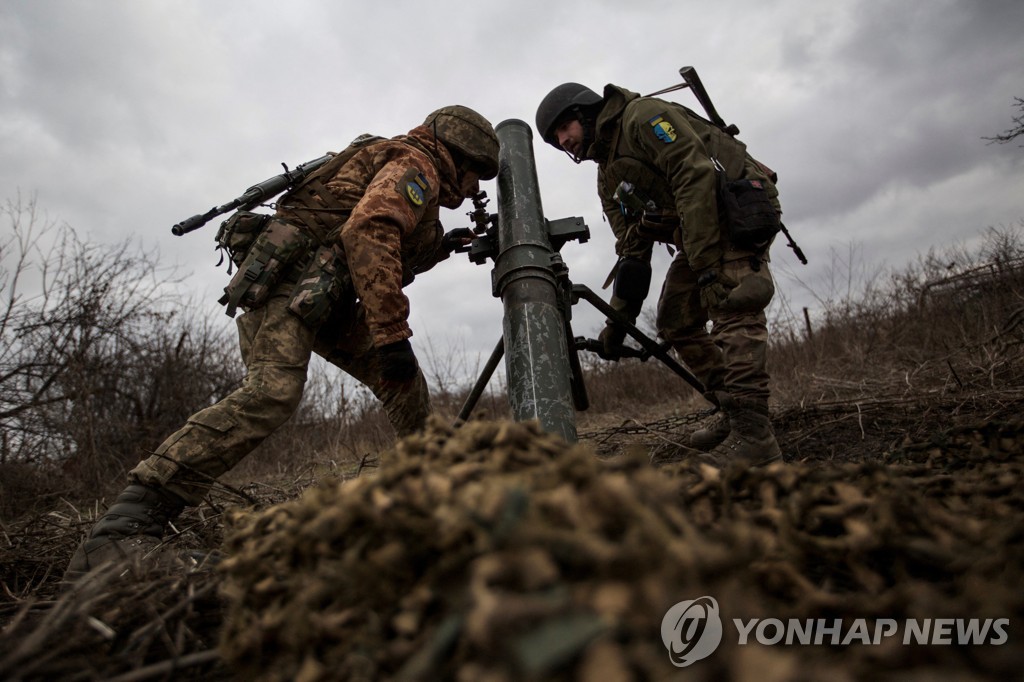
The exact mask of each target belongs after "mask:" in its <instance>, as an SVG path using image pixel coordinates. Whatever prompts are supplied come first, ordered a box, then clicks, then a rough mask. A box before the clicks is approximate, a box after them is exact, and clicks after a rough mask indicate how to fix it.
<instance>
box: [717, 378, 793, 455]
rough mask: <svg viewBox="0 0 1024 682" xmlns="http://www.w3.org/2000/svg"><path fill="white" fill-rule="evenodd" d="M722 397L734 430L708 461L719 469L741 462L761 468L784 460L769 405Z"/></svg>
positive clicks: (757, 401)
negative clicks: (773, 428)
mask: <svg viewBox="0 0 1024 682" xmlns="http://www.w3.org/2000/svg"><path fill="white" fill-rule="evenodd" d="M718 395H719V399H720V400H721V404H722V410H723V411H724V412H725V413H726V415H728V417H729V426H730V427H731V428H730V431H729V435H728V436H727V437H726V439H725V440H724V441H722V442H721V443H720V444H718V445H717V446H715V447H714V448H713V449H712V450H711V452H709V453H708V458H709V459H710V460H711V461H713V462H714V463H716V464H718V465H719V466H725V465H726V464H728V463H730V462H738V461H745V462H748V463H749V464H750V465H751V466H761V465H763V464H768V463H769V462H774V461H776V460H780V459H782V450H781V449H780V448H779V442H778V441H777V440H775V432H774V431H773V430H772V422H771V419H770V418H769V412H768V404H767V403H766V402H762V401H759V400H737V399H735V398H733V397H732V396H731V395H729V394H728V393H719V394H718Z"/></svg>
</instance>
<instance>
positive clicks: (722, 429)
mask: <svg viewBox="0 0 1024 682" xmlns="http://www.w3.org/2000/svg"><path fill="white" fill-rule="evenodd" d="M730 431H732V426H731V425H730V424H729V416H728V415H727V414H726V413H725V411H723V410H718V412H715V413H714V414H713V415H711V421H709V422H708V423H707V424H705V425H704V426H703V427H701V428H699V429H697V430H696V431H694V432H693V433H692V434H690V447H691V448H695V449H697V450H703V451H704V452H708V451H709V450H711V449H712V448H713V447H715V446H716V445H718V444H719V443H721V442H722V441H723V440H725V439H726V437H727V436H728V435H729V432H730Z"/></svg>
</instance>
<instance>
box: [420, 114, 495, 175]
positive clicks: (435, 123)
mask: <svg viewBox="0 0 1024 682" xmlns="http://www.w3.org/2000/svg"><path fill="white" fill-rule="evenodd" d="M423 125H425V126H426V127H427V128H429V129H430V131H431V132H433V133H434V135H435V136H436V137H437V139H438V140H439V141H440V142H441V144H443V145H444V146H445V147H447V148H448V150H449V151H454V152H456V153H457V155H459V156H462V157H463V158H465V159H466V160H467V161H468V162H470V163H472V164H473V165H474V166H475V167H476V168H477V169H478V171H479V173H480V179H481V180H490V179H491V178H493V177H494V176H496V175H497V174H498V136H497V135H495V134H494V127H493V126H492V125H491V122H490V121H488V120H487V119H486V118H484V117H483V116H481V115H480V114H478V113H477V112H475V111H473V110H472V109H470V108H469V107H464V106H462V105H461V104H455V105H452V106H449V107H441V108H440V109H438V110H437V111H432V112H431V113H430V114H428V115H427V118H426V120H424V121H423Z"/></svg>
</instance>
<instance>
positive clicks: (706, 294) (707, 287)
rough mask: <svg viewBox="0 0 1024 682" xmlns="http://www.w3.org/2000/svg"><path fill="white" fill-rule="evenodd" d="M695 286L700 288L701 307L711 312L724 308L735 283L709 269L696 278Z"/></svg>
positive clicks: (719, 272) (720, 273) (718, 272)
mask: <svg viewBox="0 0 1024 682" xmlns="http://www.w3.org/2000/svg"><path fill="white" fill-rule="evenodd" d="M697 286H699V287H700V305H701V307H702V308H704V309H705V310H712V309H719V308H722V307H723V306H724V304H725V302H726V301H728V300H729V294H730V293H732V290H733V289H735V288H736V282H734V281H733V280H732V278H730V277H728V276H726V275H724V274H722V272H721V271H719V270H714V269H710V268H709V269H707V270H705V271H703V272H702V273H700V276H699V277H697Z"/></svg>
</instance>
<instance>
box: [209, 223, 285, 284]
mask: <svg viewBox="0 0 1024 682" xmlns="http://www.w3.org/2000/svg"><path fill="white" fill-rule="evenodd" d="M272 217H273V216H271V215H270V214H268V213H253V212H252V211H235V213H234V214H233V215H232V216H231V217H230V218H228V219H227V220H225V221H224V222H223V223H221V224H220V229H219V230H217V245H218V246H220V247H221V248H222V249H226V250H227V252H228V257H230V258H231V260H232V262H234V264H235V265H239V264H241V262H242V260H243V259H244V258H245V254H246V253H247V252H248V251H249V248H250V247H251V246H252V245H253V243H254V242H255V241H256V238H257V237H258V236H259V235H260V233H262V232H263V228H265V227H266V226H267V223H269V222H270V219H271V218H272ZM228 274H231V273H230V272H229V273H228Z"/></svg>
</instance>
